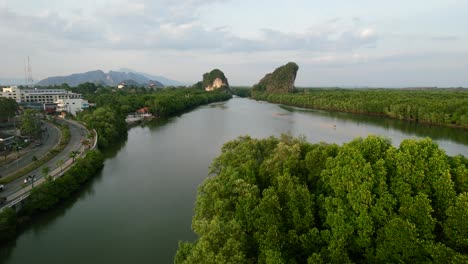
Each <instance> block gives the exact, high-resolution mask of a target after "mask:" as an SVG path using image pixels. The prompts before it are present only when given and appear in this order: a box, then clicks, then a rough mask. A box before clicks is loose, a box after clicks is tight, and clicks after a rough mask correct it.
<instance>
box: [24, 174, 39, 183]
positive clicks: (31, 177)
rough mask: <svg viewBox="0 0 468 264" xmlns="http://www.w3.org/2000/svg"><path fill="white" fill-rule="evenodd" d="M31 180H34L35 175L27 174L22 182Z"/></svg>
mask: <svg viewBox="0 0 468 264" xmlns="http://www.w3.org/2000/svg"><path fill="white" fill-rule="evenodd" d="M31 181H36V175H28V177H26V179H24V181H23V182H24V183H28V182H31Z"/></svg>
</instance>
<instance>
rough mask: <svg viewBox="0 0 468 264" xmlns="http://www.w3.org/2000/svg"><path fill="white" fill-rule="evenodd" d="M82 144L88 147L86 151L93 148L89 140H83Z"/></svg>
mask: <svg viewBox="0 0 468 264" xmlns="http://www.w3.org/2000/svg"><path fill="white" fill-rule="evenodd" d="M81 144H83V146H85V147H86V149H89V148H90V147H91V141H90V140H89V139H83V140H81Z"/></svg>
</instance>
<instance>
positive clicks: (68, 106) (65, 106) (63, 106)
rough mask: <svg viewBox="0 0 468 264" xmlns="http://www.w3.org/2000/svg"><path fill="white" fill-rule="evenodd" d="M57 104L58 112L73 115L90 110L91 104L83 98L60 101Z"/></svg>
mask: <svg viewBox="0 0 468 264" xmlns="http://www.w3.org/2000/svg"><path fill="white" fill-rule="evenodd" d="M55 103H56V104H57V109H56V111H57V112H63V111H65V112H68V113H70V114H72V115H76V113H78V112H81V111H83V110H84V109H87V108H89V103H88V101H86V100H83V99H81V98H78V99H59V100H57V101H56V102H55Z"/></svg>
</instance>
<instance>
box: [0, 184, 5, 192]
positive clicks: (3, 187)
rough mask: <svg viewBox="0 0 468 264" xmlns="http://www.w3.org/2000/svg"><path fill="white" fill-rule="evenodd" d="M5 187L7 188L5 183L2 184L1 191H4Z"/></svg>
mask: <svg viewBox="0 0 468 264" xmlns="http://www.w3.org/2000/svg"><path fill="white" fill-rule="evenodd" d="M4 189H5V185H3V184H0V192H1V191H3V190H4Z"/></svg>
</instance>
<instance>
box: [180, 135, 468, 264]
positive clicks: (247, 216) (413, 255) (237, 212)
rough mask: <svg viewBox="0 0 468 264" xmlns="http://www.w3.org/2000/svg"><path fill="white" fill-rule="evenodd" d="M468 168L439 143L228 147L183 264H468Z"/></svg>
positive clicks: (286, 139)
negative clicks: (467, 217) (397, 145)
mask: <svg viewBox="0 0 468 264" xmlns="http://www.w3.org/2000/svg"><path fill="white" fill-rule="evenodd" d="M467 168H468V159H467V158H465V157H463V156H462V155H457V156H454V157H449V156H447V155H446V154H445V152H444V151H443V150H441V149H440V148H439V147H438V146H437V144H436V143H434V142H433V141H432V140H431V139H429V138H426V139H422V140H414V139H406V140H404V141H403V142H402V143H401V144H400V146H399V147H394V146H392V145H391V142H390V140H389V139H386V138H383V137H379V136H369V137H367V138H364V139H363V138H356V139H354V140H352V141H351V142H349V143H345V144H343V145H341V146H338V145H336V144H327V143H320V144H311V143H308V142H306V141H305V140H304V139H301V138H292V137H291V136H286V135H283V136H281V138H275V137H270V138H267V139H254V138H250V137H249V136H244V137H239V138H238V139H236V140H234V141H230V142H227V143H225V144H224V146H223V147H222V152H221V154H220V155H219V156H218V157H217V158H215V159H214V161H213V163H212V166H211V172H210V173H211V175H212V176H211V177H208V178H207V179H206V180H205V181H204V182H203V184H201V185H200V187H199V189H198V195H197V199H196V205H195V214H194V216H193V220H192V230H193V231H194V232H195V233H196V234H197V236H198V239H197V240H196V241H194V242H180V243H179V249H178V251H177V254H176V257H175V263H176V264H182V263H185V264H189V263H191V264H193V263H363V262H365V263H369V262H370V263H381V262H392V263H398V262H400V263H406V262H408V263H421V262H424V263H429V262H435V263H466V262H467V261H468V250H467V249H468V241H467V238H466V234H467V232H468V222H467V221H466V215H467V213H468V179H467V177H466V176H467V175H468V169H467Z"/></svg>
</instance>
